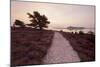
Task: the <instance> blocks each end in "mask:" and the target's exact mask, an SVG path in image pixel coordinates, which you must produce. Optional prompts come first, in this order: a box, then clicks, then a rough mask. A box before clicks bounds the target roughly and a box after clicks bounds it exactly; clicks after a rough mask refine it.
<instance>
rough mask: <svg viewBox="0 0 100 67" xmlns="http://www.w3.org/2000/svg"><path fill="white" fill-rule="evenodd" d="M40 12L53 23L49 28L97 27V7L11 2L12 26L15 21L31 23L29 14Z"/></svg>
mask: <svg viewBox="0 0 100 67" xmlns="http://www.w3.org/2000/svg"><path fill="white" fill-rule="evenodd" d="M33 11H38V12H39V13H40V14H41V15H43V14H45V15H46V16H47V17H48V20H49V21H50V22H51V23H50V24H49V27H57V28H59V27H61V28H65V27H67V26H82V27H89V28H90V27H92V28H94V25H95V7H94V6H86V5H85V6H82V5H67V4H66V5H65V4H51V3H38V2H22V1H12V2H11V25H12V24H13V22H14V21H15V19H19V20H21V21H24V22H25V23H26V24H27V23H30V21H29V18H28V15H27V12H29V13H33Z"/></svg>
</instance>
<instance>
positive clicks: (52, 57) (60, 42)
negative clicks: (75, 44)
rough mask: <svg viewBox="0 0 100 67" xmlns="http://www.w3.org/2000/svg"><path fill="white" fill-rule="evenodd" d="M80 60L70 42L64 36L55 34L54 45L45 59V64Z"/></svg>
mask: <svg viewBox="0 0 100 67" xmlns="http://www.w3.org/2000/svg"><path fill="white" fill-rule="evenodd" d="M79 61H80V58H79V56H78V54H77V52H76V51H75V50H73V48H72V46H71V45H70V44H69V41H68V40H66V39H65V38H64V37H63V36H62V34H60V33H59V32H55V34H54V38H53V42H52V45H51V47H50V49H49V50H48V53H47V55H46V56H45V58H44V59H43V64H50V63H67V62H79Z"/></svg>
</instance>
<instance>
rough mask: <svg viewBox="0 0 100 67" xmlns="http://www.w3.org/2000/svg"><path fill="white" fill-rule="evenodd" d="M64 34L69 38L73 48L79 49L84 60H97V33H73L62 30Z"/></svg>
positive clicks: (79, 53)
mask: <svg viewBox="0 0 100 67" xmlns="http://www.w3.org/2000/svg"><path fill="white" fill-rule="evenodd" d="M61 33H62V35H63V36H64V37H65V38H66V39H67V40H69V42H70V44H71V45H72V47H73V49H74V50H76V51H77V53H78V55H79V57H80V59H81V61H82V62H86V61H94V60H95V35H94V34H84V35H83V32H80V33H79V34H73V33H68V32H61Z"/></svg>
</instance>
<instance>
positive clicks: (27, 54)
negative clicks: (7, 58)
mask: <svg viewBox="0 0 100 67" xmlns="http://www.w3.org/2000/svg"><path fill="white" fill-rule="evenodd" d="M53 34H54V32H53V31H51V30H42V31H41V30H36V29H32V28H21V27H18V28H17V27H16V28H11V64H12V66H20V65H21V66H23V65H30V64H33V65H35V64H42V59H43V58H44V56H45V55H46V54H47V50H48V48H49V47H50V46H51V43H52V38H53Z"/></svg>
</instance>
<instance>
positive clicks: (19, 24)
mask: <svg viewBox="0 0 100 67" xmlns="http://www.w3.org/2000/svg"><path fill="white" fill-rule="evenodd" d="M16 25H17V26H20V27H25V24H24V22H23V21H20V20H15V22H14V24H13V27H15V26H16Z"/></svg>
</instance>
